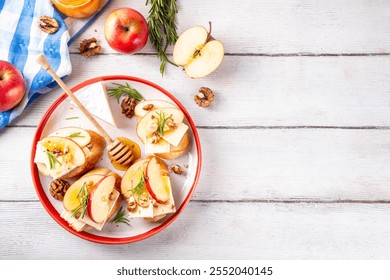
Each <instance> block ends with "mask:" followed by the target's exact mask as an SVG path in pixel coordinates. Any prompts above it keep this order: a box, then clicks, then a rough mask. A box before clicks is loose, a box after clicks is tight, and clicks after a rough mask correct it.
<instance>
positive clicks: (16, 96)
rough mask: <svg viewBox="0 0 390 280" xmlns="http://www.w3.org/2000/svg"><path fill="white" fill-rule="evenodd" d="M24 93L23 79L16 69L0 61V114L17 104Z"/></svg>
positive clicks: (6, 62)
mask: <svg viewBox="0 0 390 280" xmlns="http://www.w3.org/2000/svg"><path fill="white" fill-rule="evenodd" d="M24 92H25V85H24V79H23V76H22V74H21V73H20V72H19V70H18V68H16V67H15V66H14V65H12V64H11V63H9V62H8V61H4V60H0V112H4V111H8V110H10V109H12V108H13V107H15V106H16V105H18V104H19V102H20V101H21V100H22V98H23V96H24Z"/></svg>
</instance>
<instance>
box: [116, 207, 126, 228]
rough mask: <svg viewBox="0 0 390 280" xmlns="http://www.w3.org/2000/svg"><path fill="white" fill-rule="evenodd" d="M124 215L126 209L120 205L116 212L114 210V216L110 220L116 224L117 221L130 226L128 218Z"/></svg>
mask: <svg viewBox="0 0 390 280" xmlns="http://www.w3.org/2000/svg"><path fill="white" fill-rule="evenodd" d="M125 215H126V210H125V209H123V210H122V206H121V207H120V208H119V210H118V212H116V215H115V217H114V219H113V221H112V222H113V223H114V224H117V223H124V224H126V225H128V226H130V220H129V219H127V218H126V217H125Z"/></svg>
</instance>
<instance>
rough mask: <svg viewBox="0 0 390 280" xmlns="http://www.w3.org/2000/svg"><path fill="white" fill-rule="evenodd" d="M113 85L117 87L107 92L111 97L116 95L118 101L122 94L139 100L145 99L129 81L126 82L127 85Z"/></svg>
mask: <svg viewBox="0 0 390 280" xmlns="http://www.w3.org/2000/svg"><path fill="white" fill-rule="evenodd" d="M113 85H116V87H115V88H111V89H108V90H107V94H108V95H109V96H111V97H114V98H115V99H116V101H117V102H118V103H119V98H121V96H130V97H132V98H135V99H137V100H138V101H142V100H143V99H144V98H143V97H142V95H141V94H140V93H139V92H138V91H137V90H136V89H135V88H132V87H131V86H130V85H129V84H128V83H126V85H121V84H117V83H113Z"/></svg>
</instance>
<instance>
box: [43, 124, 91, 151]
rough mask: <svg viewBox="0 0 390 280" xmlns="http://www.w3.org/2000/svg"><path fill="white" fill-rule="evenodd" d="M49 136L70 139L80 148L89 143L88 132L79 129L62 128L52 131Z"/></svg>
mask: <svg viewBox="0 0 390 280" xmlns="http://www.w3.org/2000/svg"><path fill="white" fill-rule="evenodd" d="M49 136H59V137H65V138H69V139H72V140H73V141H75V142H76V143H77V144H78V145H79V146H80V147H85V146H87V145H88V144H89V143H90V142H91V136H90V135H89V133H88V131H86V130H85V129H82V128H79V127H64V128H60V129H58V130H56V131H54V132H53V133H52V134H50V135H49Z"/></svg>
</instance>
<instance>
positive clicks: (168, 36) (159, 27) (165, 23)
mask: <svg viewBox="0 0 390 280" xmlns="http://www.w3.org/2000/svg"><path fill="white" fill-rule="evenodd" d="M148 4H150V10H149V16H148V29H149V39H150V41H151V43H152V44H153V46H154V47H155V49H156V50H157V53H158V57H159V58H160V60H161V66H160V73H161V75H164V70H165V65H166V64H167V63H170V64H172V65H174V66H177V65H176V64H175V63H174V62H172V61H171V60H169V59H168V57H167V55H166V50H167V47H168V46H169V45H172V44H174V43H175V42H176V41H177V38H178V35H177V25H176V19H175V16H176V14H177V13H178V7H177V0H164V1H162V0H146V5H148Z"/></svg>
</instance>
